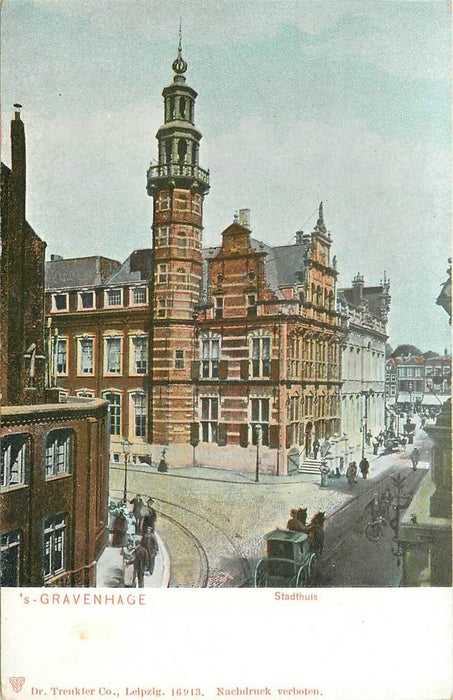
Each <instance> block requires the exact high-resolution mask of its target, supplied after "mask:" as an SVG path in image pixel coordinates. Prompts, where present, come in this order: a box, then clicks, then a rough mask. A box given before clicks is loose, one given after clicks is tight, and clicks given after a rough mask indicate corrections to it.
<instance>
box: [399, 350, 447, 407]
mask: <svg viewBox="0 0 453 700" xmlns="http://www.w3.org/2000/svg"><path fill="white" fill-rule="evenodd" d="M386 394H387V404H388V406H389V407H391V406H393V407H395V408H397V409H398V410H399V411H400V412H406V413H407V412H409V413H411V412H414V411H416V412H425V413H429V412H430V411H434V412H435V413H438V412H439V411H440V408H441V406H442V404H444V403H445V401H447V400H448V399H449V398H450V395H451V355H447V354H446V353H445V354H444V355H438V354H437V353H433V352H429V353H424V354H418V355H408V356H405V355H402V356H399V357H390V358H389V359H388V360H387V363H386Z"/></svg>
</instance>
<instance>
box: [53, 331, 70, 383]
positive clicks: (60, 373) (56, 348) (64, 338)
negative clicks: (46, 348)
mask: <svg viewBox="0 0 453 700" xmlns="http://www.w3.org/2000/svg"><path fill="white" fill-rule="evenodd" d="M61 343H64V346H65V351H64V370H63V371H61V370H59V369H58V358H59V357H60V356H61V353H60V352H59V347H60V344H61ZM53 366H54V374H55V376H56V377H67V376H68V374H69V337H68V336H66V335H59V336H57V337H56V338H55V341H54V348H53Z"/></svg>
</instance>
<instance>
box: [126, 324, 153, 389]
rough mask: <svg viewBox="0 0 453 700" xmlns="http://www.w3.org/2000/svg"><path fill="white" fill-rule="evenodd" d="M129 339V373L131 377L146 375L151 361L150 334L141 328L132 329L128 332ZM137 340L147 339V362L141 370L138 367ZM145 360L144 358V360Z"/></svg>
mask: <svg viewBox="0 0 453 700" xmlns="http://www.w3.org/2000/svg"><path fill="white" fill-rule="evenodd" d="M128 337H129V340H128V343H129V375H130V376H131V377H144V376H145V375H146V374H147V373H148V369H149V363H148V353H149V336H148V333H145V332H144V331H141V330H136V331H130V332H129V334H128ZM136 340H143V341H146V348H145V358H146V359H145V364H144V366H143V367H142V368H140V371H139V370H138V369H137V367H136V354H135V342H134V341H136ZM142 361H143V360H142Z"/></svg>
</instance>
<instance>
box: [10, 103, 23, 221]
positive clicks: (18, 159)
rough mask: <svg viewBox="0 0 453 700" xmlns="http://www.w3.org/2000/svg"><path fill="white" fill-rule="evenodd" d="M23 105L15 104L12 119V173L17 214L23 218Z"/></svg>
mask: <svg viewBox="0 0 453 700" xmlns="http://www.w3.org/2000/svg"><path fill="white" fill-rule="evenodd" d="M21 107H22V105H20V104H18V103H16V104H15V105H14V108H15V112H14V119H13V120H12V121H11V173H12V178H13V183H14V194H15V205H16V207H17V214H18V216H19V218H20V219H21V220H24V219H25V185H26V157H25V129H24V123H23V121H22V119H21V118H20V110H21Z"/></svg>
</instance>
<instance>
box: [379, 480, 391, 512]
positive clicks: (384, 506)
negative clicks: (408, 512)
mask: <svg viewBox="0 0 453 700" xmlns="http://www.w3.org/2000/svg"><path fill="white" fill-rule="evenodd" d="M380 504H381V513H382V515H383V516H384V518H388V517H389V514H390V506H391V505H392V492H391V491H390V489H389V488H388V487H387V488H386V489H385V491H384V493H383V494H382V495H381V498H380Z"/></svg>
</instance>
